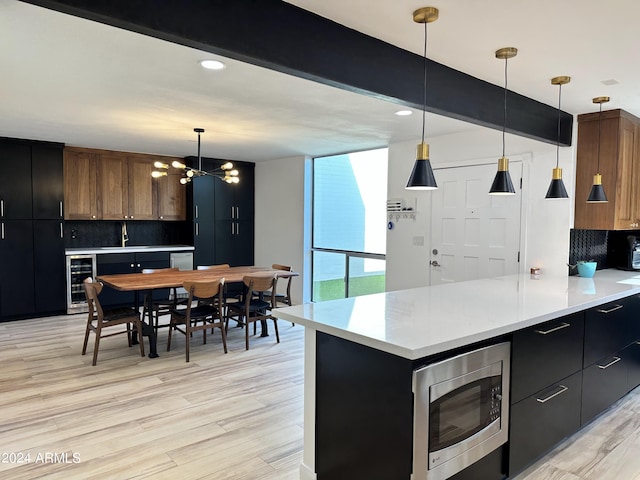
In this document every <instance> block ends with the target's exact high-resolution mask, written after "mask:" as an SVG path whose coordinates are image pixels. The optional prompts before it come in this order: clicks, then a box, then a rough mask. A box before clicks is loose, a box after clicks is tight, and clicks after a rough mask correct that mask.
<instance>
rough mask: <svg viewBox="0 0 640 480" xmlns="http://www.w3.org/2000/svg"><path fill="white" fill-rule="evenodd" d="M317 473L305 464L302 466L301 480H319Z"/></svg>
mask: <svg viewBox="0 0 640 480" xmlns="http://www.w3.org/2000/svg"><path fill="white" fill-rule="evenodd" d="M317 478H318V476H317V475H316V472H314V471H313V470H311V469H310V468H309V467H307V466H306V465H305V464H304V463H301V464H300V480H317Z"/></svg>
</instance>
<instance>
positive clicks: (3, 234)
mask: <svg viewBox="0 0 640 480" xmlns="http://www.w3.org/2000/svg"><path fill="white" fill-rule="evenodd" d="M2 240H4V222H2Z"/></svg>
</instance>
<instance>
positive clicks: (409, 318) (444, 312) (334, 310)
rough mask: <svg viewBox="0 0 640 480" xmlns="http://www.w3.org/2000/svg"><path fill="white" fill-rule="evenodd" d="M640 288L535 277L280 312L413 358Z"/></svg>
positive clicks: (626, 281) (603, 274)
mask: <svg viewBox="0 0 640 480" xmlns="http://www.w3.org/2000/svg"><path fill="white" fill-rule="evenodd" d="M638 293H640V272H625V271H621V270H614V269H609V270H599V271H597V272H596V274H595V276H594V277H593V278H581V277H577V276H576V277H567V276H546V275H540V277H539V278H537V279H534V278H531V276H530V275H529V274H520V275H509V276H505V277H498V278H490V279H482V280H472V281H467V282H459V283H451V284H446V285H437V286H432V287H422V288H414V289H407V290H399V291H395V292H388V293H379V294H374V295H365V296H361V297H354V298H347V299H342V300H331V301H327V302H319V303H309V304H304V305H297V306H293V307H286V308H278V309H276V310H274V315H276V316H277V317H278V318H282V319H284V320H289V321H292V322H295V323H297V324H301V325H304V326H306V327H307V328H313V329H315V330H317V331H320V332H325V333H328V334H331V335H334V336H336V337H340V338H344V339H346V340H351V341H353V342H356V343H360V344H362V345H366V346H369V347H373V348H376V349H378V350H382V351H385V352H389V353H392V354H395V355H398V356H401V357H404V358H408V359H411V360H415V359H419V358H422V357H427V356H429V355H433V354H436V353H441V352H445V351H447V350H451V349H454V348H457V347H462V346H465V345H469V344H472V343H474V342H478V341H482V340H486V339H489V338H492V337H496V336H499V335H504V334H507V333H511V332H514V331H516V330H519V329H522V328H526V327H530V326H532V325H536V324H538V323H542V322H545V321H547V320H551V319H554V318H557V317H561V316H563V315H568V314H570V313H574V312H578V311H580V310H585V309H588V308H591V307H594V306H597V305H601V304H604V303H608V302H613V301H615V300H619V299H621V298H624V297H628V296H631V295H634V294H638Z"/></svg>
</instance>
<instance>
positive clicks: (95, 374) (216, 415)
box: [0, 315, 640, 480]
mask: <svg viewBox="0 0 640 480" xmlns="http://www.w3.org/2000/svg"><path fill="white" fill-rule="evenodd" d="M278 324H279V326H280V335H281V343H280V344H279V345H278V344H276V343H275V337H274V336H270V337H267V338H260V337H252V339H251V346H252V348H251V350H249V351H248V352H246V351H245V350H244V335H243V333H244V332H243V331H242V330H240V329H234V328H231V329H230V332H229V349H230V350H229V353H228V354H227V355H225V354H223V353H222V346H221V344H220V336H219V334H218V333H217V334H216V335H215V336H214V337H213V338H209V343H208V344H207V345H202V344H201V341H200V336H199V335H197V336H196V337H195V338H194V340H193V341H192V351H191V362H190V363H188V364H187V363H186V362H185V361H184V338H183V337H182V336H177V340H176V342H175V344H174V346H172V351H171V352H169V353H167V352H166V351H165V348H166V347H165V345H166V343H165V341H166V331H161V334H160V338H159V343H158V345H159V353H160V355H161V356H160V358H156V359H149V358H146V357H145V358H141V357H140V356H139V351H138V350H137V349H136V348H135V347H134V348H131V349H130V348H128V347H127V346H126V339H125V338H124V337H122V336H119V337H114V338H109V339H105V340H103V345H102V346H101V349H100V355H99V357H98V365H97V366H96V367H92V366H91V355H90V352H91V350H90V351H89V352H88V354H87V355H86V356H84V357H83V356H81V355H80V350H81V347H82V337H83V334H84V315H73V316H60V317H48V318H42V319H33V320H24V321H18V322H9V323H0V368H1V370H0V371H1V372H2V373H1V375H0V478H2V479H4V478H11V479H12V480H13V479H16V480H18V479H29V480H32V479H41V478H46V479H64V480H69V479H82V480H89V479H96V480H98V479H99V480H104V479H134V478H135V479H171V480H174V479H180V480H188V479H238V480H294V479H295V480H297V479H298V476H299V474H298V468H299V464H300V461H301V458H302V428H303V425H302V410H303V401H302V394H303V368H302V367H303V334H304V329H303V327H301V326H295V327H293V326H291V324H290V323H288V322H284V321H280V322H278ZM639 390H640V389H638V390H637V391H635V392H633V393H632V394H631V395H629V396H628V397H626V398H625V399H624V400H622V401H621V402H619V403H618V404H617V405H616V406H615V407H614V408H612V409H611V410H609V411H608V412H607V413H605V414H604V415H603V416H601V417H600V418H599V419H598V420H597V421H595V422H594V423H592V424H591V425H589V426H588V427H587V428H586V429H583V430H582V431H581V432H579V433H578V434H577V435H575V436H574V437H572V438H570V439H567V440H566V441H565V442H563V443H562V444H561V445H559V446H558V447H557V448H556V449H555V450H554V452H552V454H550V455H548V456H547V457H545V458H544V459H542V460H541V461H540V462H538V463H537V464H536V465H534V466H532V467H531V468H530V469H529V470H527V471H526V472H524V473H523V474H521V475H519V476H518V477H516V478H517V480H543V479H544V480H582V479H583V480H640V391H639ZM11 454H15V455H11ZM54 454H56V455H57V457H53V455H54ZM64 454H66V462H67V463H64V461H65V456H64ZM74 454H75V455H76V457H75V459H76V460H78V461H77V463H74V457H73V455H74ZM20 455H22V457H21V456H20ZM26 455H30V458H29V459H28V461H27V458H26ZM20 460H22V461H23V463H18V462H19V461H20ZM54 460H55V461H54ZM61 461H62V463H61ZM354 480H365V479H354ZM389 480H396V479H389ZM478 480H481V479H478Z"/></svg>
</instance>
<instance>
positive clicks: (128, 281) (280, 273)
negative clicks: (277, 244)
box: [96, 265, 299, 358]
mask: <svg viewBox="0 0 640 480" xmlns="http://www.w3.org/2000/svg"><path fill="white" fill-rule="evenodd" d="M246 275H266V276H272V275H276V276H277V277H278V278H289V277H295V276H298V275H299V273H297V272H289V271H285V270H276V269H273V268H269V267H259V266H254V265H252V266H239V267H227V268H223V267H222V268H212V269H208V270H170V269H167V270H160V271H156V272H153V273H119V274H111V275H98V276H97V277H96V279H97V280H98V281H99V282H102V283H103V284H104V285H106V286H108V287H110V288H113V289H115V290H119V291H123V292H134V293H135V297H134V298H135V300H134V303H135V305H134V308H135V309H136V311H139V310H140V296H139V293H140V292H147V294H148V295H149V298H151V294H152V293H153V290H156V289H160V288H172V287H176V288H177V287H182V286H183V285H184V282H206V281H211V280H215V279H218V278H220V277H224V281H225V284H229V283H241V282H242V281H243V278H244V277H245V276H246ZM143 317H144V315H143ZM150 323H151V320H149V324H147V323H146V322H143V325H142V328H143V335H144V336H148V337H149V358H156V357H158V356H159V355H158V351H157V341H156V334H155V330H154V328H153V325H151V324H150ZM267 335H268V334H267V331H266V328H265V327H264V325H263V331H262V336H267Z"/></svg>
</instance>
